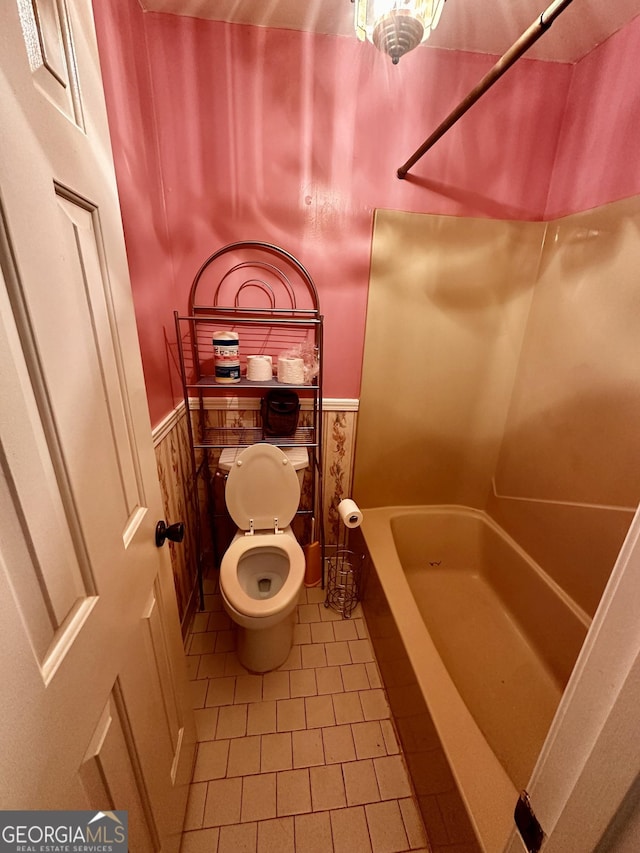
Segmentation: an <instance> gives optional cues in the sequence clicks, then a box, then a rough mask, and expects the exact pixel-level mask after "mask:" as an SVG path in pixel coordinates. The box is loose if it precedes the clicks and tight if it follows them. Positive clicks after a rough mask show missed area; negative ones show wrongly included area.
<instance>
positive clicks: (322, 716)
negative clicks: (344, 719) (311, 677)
mask: <svg viewBox="0 0 640 853" xmlns="http://www.w3.org/2000/svg"><path fill="white" fill-rule="evenodd" d="M304 704H305V710H306V714H307V728H308V729H314V728H324V727H325V726H335V724H336V715H335V713H334V710H333V702H332V700H331V696H308V697H307V698H306V699H305V703H304Z"/></svg>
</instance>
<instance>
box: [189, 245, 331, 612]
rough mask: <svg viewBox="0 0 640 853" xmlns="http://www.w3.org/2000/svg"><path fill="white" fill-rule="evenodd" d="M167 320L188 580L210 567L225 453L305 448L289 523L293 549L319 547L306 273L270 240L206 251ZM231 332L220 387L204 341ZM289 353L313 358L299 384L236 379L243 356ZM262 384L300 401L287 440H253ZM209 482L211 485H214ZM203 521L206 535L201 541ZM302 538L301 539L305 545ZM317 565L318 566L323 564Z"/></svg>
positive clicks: (318, 415) (318, 446)
mask: <svg viewBox="0 0 640 853" xmlns="http://www.w3.org/2000/svg"><path fill="white" fill-rule="evenodd" d="M174 316H175V326H176V339H177V342H178V355H179V361H180V372H181V378H182V385H183V392H184V400H185V406H186V410H187V412H188V415H189V416H188V418H187V426H188V435H189V445H190V452H191V464H192V470H193V477H194V495H195V503H196V511H197V518H196V536H197V543H196V546H197V552H198V582H199V589H200V599H201V603H202V602H203V601H204V598H203V584H202V578H203V575H204V573H205V572H206V570H207V568H208V567H209V565H208V561H207V555H208V554H209V553H211V554H212V557H211V560H210V562H211V563H213V564H214V565H215V566H216V567H218V566H219V563H220V558H221V556H222V551H223V550H224V544H223V543H221V542H220V541H219V540H220V536H219V535H218V534H219V532H220V531H222V530H225V528H226V529H227V532H228V528H229V525H228V523H227V519H226V516H225V507H224V479H225V475H224V472H222V471H221V470H220V469H219V467H218V466H219V461H220V455H221V453H222V452H223V451H224V450H225V449H226V448H242V447H249V446H250V445H251V444H255V443H256V442H259V441H269V442H271V443H273V444H276V445H277V446H278V447H281V448H282V449H283V450H286V449H287V448H294V447H304V448H307V453H308V456H309V466H308V474H307V476H306V477H305V485H304V489H303V496H302V501H301V508H300V509H299V511H298V517H299V518H297V519H295V520H294V524H297V525H298V528H299V529H297V530H296V536H297V538H298V540H299V541H300V542H301V544H306V542H307V541H312V540H313V539H316V540H318V541H320V543H321V545H322V546H323V547H324V531H323V523H322V362H323V354H322V332H323V317H322V315H321V314H320V307H319V302H318V294H317V290H316V287H315V284H314V283H313V280H312V279H311V276H310V275H309V273H308V272H307V270H306V269H305V268H304V267H303V266H302V264H301V263H300V262H299V261H298V260H297V259H296V258H295V257H294V256H293V255H291V254H290V253H289V252H287V251H285V250H284V249H281V248H279V247H278V246H274V245H272V244H270V243H261V242H254V241H250V242H239V243H232V244H229V245H228V246H224V247H223V248H222V249H219V250H218V251H217V252H214V253H213V254H212V255H210V256H209V257H208V258H207V259H206V260H205V262H204V263H203V264H202V266H201V267H200V269H199V270H198V273H197V274H196V276H195V278H194V280H193V283H192V285H191V290H190V293H189V303H188V313H187V314H186V315H180V314H179V313H178V312H177V311H176V312H175V314H174ZM227 330H231V331H235V332H237V333H238V334H239V338H240V363H241V370H242V375H241V379H240V381H239V382H235V383H232V384H227V383H224V384H221V383H219V382H217V381H216V378H215V372H214V356H213V342H212V340H213V336H214V333H217V332H221V331H227ZM295 349H298V350H299V351H300V352H303V353H304V354H305V355H306V356H307V357H309V356H310V355H313V357H314V358H315V359H316V361H317V373H316V375H314V376H313V377H311V379H310V382H309V384H300V385H292V384H286V385H285V384H282V383H280V382H278V381H277V380H276V379H275V378H274V379H270V380H266V381H264V382H254V381H250V380H248V379H247V378H246V375H245V370H246V357H247V355H253V354H268V355H271V356H272V357H273V359H274V364H275V363H276V361H277V356H278V354H280V353H282V352H285V351H286V352H288V351H292V350H295ZM270 388H288V389H291V390H293V391H295V392H296V393H297V394H298V396H299V398H300V403H301V411H300V418H299V422H298V427H297V429H296V432H295V434H293V435H291V436H288V437H282V438H274V437H265V436H263V431H262V424H261V420H260V400H261V398H262V396H263V395H264V394H265V393H266V391H268V390H269V389H270ZM216 486H218V487H216ZM205 525H208V528H209V532H210V536H209V535H206V534H207V531H206V528H205ZM305 540H306V541H305ZM323 563H324V561H323Z"/></svg>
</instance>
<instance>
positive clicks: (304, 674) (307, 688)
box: [289, 669, 318, 699]
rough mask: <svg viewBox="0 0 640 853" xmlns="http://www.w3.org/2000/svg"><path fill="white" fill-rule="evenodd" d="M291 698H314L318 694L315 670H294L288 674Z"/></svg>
mask: <svg viewBox="0 0 640 853" xmlns="http://www.w3.org/2000/svg"><path fill="white" fill-rule="evenodd" d="M289 681H290V689H291V698H292V699H296V698H298V697H300V696H315V695H316V694H317V692H318V687H317V684H316V671H315V669H296V670H293V672H291V673H289Z"/></svg>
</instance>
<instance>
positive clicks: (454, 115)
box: [398, 0, 573, 180]
mask: <svg viewBox="0 0 640 853" xmlns="http://www.w3.org/2000/svg"><path fill="white" fill-rule="evenodd" d="M572 2H573V0H554V2H553V3H552V4H551V5H550V6H548V7H547V8H546V9H545V10H544V12H543V13H542V14H541V15H540V17H539V18H537V19H536V20H535V21H534V22H533V23H532V24H531V26H530V27H529V28H528V29H527V30H525V32H524V33H523V34H522V35H521V36H520V38H519V39H518V40H517V41H516V42H514V44H512V45H511V47H510V48H509V50H508V51H507V52H506V53H505V54H503V55H502V56H501V57H500V59H499V60H498V61H497V62H496V64H495V65H494V66H493V68H492V69H491V70H490V71H489V72H488V73H487V74H485V76H484V77H483V78H482V80H481V81H480V82H479V83H478V85H477V86H476V87H475V88H474V89H472V90H471V91H470V92H469V94H468V95H467V96H466V98H463V100H462V101H460V103H459V104H458V106H457V107H456V108H455V109H454V110H453V111H452V112H451V113H449V115H448V116H447V117H446V119H445V120H444V121H443V122H442V123H441V124H440V125H438V127H437V128H436V129H435V130H434V131H433V133H432V134H431V136H430V137H429V138H428V139H427V140H425V141H424V142H423V143H422V145H421V146H420V148H418V149H417V151H415V153H414V154H412V155H411V157H409V159H408V160H407V162H406V163H405V164H404V165H403V166H400V168H399V169H398V177H399V178H400V180H402V179H403V178H405V177H406V174H407V172H408V171H409V169H410V168H411V167H412V166H414V165H415V164H416V163H417V162H418V160H419V159H420V158H421V157H422V156H423V155H424V154H426V153H427V151H428V150H429V149H430V148H431V146H432V145H434V144H435V143H436V142H437V141H438V140H439V139H440V137H441V136H444V134H445V133H446V132H447V131H448V130H449V128H450V127H452V126H453V125H454V124H455V123H456V122H457V121H458V119H459V118H461V117H462V116H463V115H464V114H465V113H466V112H467V110H469V109H470V108H471V107H472V106H473V105H474V104H475V102H476V101H477V100H479V99H480V98H481V97H482V95H484V93H485V92H486V91H487V90H488V89H490V88H491V87H492V86H493V84H494V83H496V82H497V81H498V80H499V79H500V77H502V75H503V74H504V73H505V71H508V70H509V68H511V66H512V65H513V64H514V63H515V62H517V61H518V59H520V57H521V56H522V54H523V53H525V51H527V50H529V48H530V47H531V45H533V44H535V42H537V41H538V39H539V38H540V37H541V36H542V35H543V34H544V33H545V32H546V31H547V30H548V29H549V27H550V26H551V24H552V23H553V22H554V21H555V19H556V18H557V17H558V15H560V14H562V12H564V10H565V9H566V8H567V6H568V5H569V4H570V3H572Z"/></svg>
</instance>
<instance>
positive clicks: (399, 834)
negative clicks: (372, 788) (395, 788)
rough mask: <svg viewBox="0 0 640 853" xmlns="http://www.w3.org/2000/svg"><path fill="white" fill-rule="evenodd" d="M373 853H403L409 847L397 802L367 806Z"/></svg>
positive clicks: (390, 801) (389, 801)
mask: <svg viewBox="0 0 640 853" xmlns="http://www.w3.org/2000/svg"><path fill="white" fill-rule="evenodd" d="M365 813H366V815H367V824H368V825H369V835H370V836H371V846H372V847H373V853H401V851H403V850H406V849H407V848H408V847H409V840H408V838H407V833H406V832H405V828H404V822H403V820H402V815H401V814H400V807H399V806H398V803H397V801H396V800H388V801H387V802H384V803H372V804H370V805H367V806H365Z"/></svg>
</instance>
